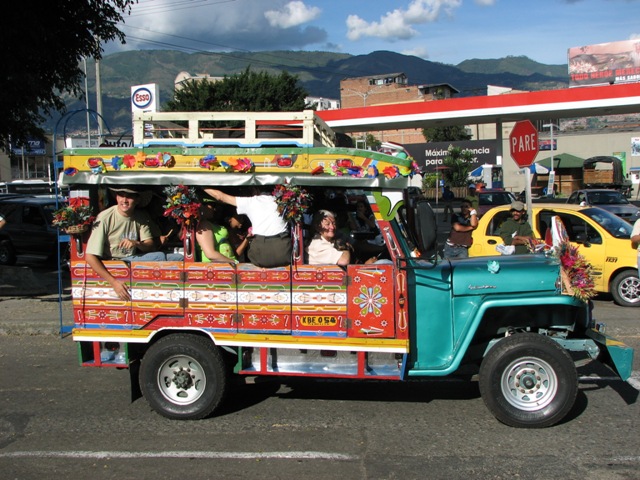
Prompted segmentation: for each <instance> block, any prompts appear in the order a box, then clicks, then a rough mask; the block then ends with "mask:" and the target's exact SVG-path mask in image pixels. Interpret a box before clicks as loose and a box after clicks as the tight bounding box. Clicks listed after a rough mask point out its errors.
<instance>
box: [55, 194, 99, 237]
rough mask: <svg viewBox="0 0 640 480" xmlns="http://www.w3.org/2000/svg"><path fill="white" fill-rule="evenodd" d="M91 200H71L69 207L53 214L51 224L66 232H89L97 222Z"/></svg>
mask: <svg viewBox="0 0 640 480" xmlns="http://www.w3.org/2000/svg"><path fill="white" fill-rule="evenodd" d="M95 218H96V217H95V216H94V215H93V208H92V207H91V205H89V199H88V198H84V197H74V198H70V199H69V202H68V204H67V205H65V206H64V207H62V208H59V209H58V210H56V211H55V212H53V220H52V222H51V224H52V225H53V226H54V227H58V228H61V229H62V230H65V231H67V232H68V231H69V230H71V231H74V230H83V231H86V230H88V228H89V226H90V225H91V224H92V223H93V221H94V220H95Z"/></svg>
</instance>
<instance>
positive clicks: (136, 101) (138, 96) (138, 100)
mask: <svg viewBox="0 0 640 480" xmlns="http://www.w3.org/2000/svg"><path fill="white" fill-rule="evenodd" d="M131 101H132V102H133V105H134V106H136V107H138V108H147V107H148V106H149V105H150V104H151V102H152V101H153V95H152V93H151V91H150V90H149V89H147V88H139V89H138V90H136V91H135V92H133V95H131Z"/></svg>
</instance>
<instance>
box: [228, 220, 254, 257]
mask: <svg viewBox="0 0 640 480" xmlns="http://www.w3.org/2000/svg"><path fill="white" fill-rule="evenodd" d="M225 224H226V225H227V230H228V231H229V242H230V243H231V246H232V247H233V249H234V251H235V253H236V258H237V259H238V261H240V262H244V261H245V260H246V257H247V256H246V252H247V247H248V246H249V241H250V239H251V236H252V230H251V222H250V221H249V217H247V216H246V215H240V214H238V213H233V214H231V215H229V216H228V217H226V218H225Z"/></svg>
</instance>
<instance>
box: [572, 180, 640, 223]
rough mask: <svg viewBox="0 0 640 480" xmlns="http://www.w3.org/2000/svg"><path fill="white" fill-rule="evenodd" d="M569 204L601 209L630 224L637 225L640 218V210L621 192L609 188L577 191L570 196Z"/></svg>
mask: <svg viewBox="0 0 640 480" xmlns="http://www.w3.org/2000/svg"><path fill="white" fill-rule="evenodd" d="M567 203H571V204H574V205H587V206H591V207H600V208H602V209H604V210H607V211H608V212H611V213H613V214H614V215H617V216H619V217H620V218H622V219H624V220H626V221H627V222H629V223H635V221H636V220H638V218H640V208H638V207H636V206H635V205H634V204H633V203H629V200H627V198H626V197H625V196H624V194H623V193H622V192H620V191H619V190H612V189H607V188H586V189H582V190H576V191H574V192H573V193H572V194H571V195H570V196H569V199H568V200H567Z"/></svg>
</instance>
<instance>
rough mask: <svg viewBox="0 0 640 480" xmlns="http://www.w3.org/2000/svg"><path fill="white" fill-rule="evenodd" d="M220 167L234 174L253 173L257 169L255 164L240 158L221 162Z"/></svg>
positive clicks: (247, 159)
mask: <svg viewBox="0 0 640 480" xmlns="http://www.w3.org/2000/svg"><path fill="white" fill-rule="evenodd" d="M220 165H221V166H222V167H223V168H224V169H225V171H227V172H234V173H251V172H253V171H255V169H256V166H255V165H254V164H253V162H252V161H251V160H250V159H249V158H246V157H245V158H238V159H236V160H232V159H230V160H229V161H227V162H224V161H220Z"/></svg>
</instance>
